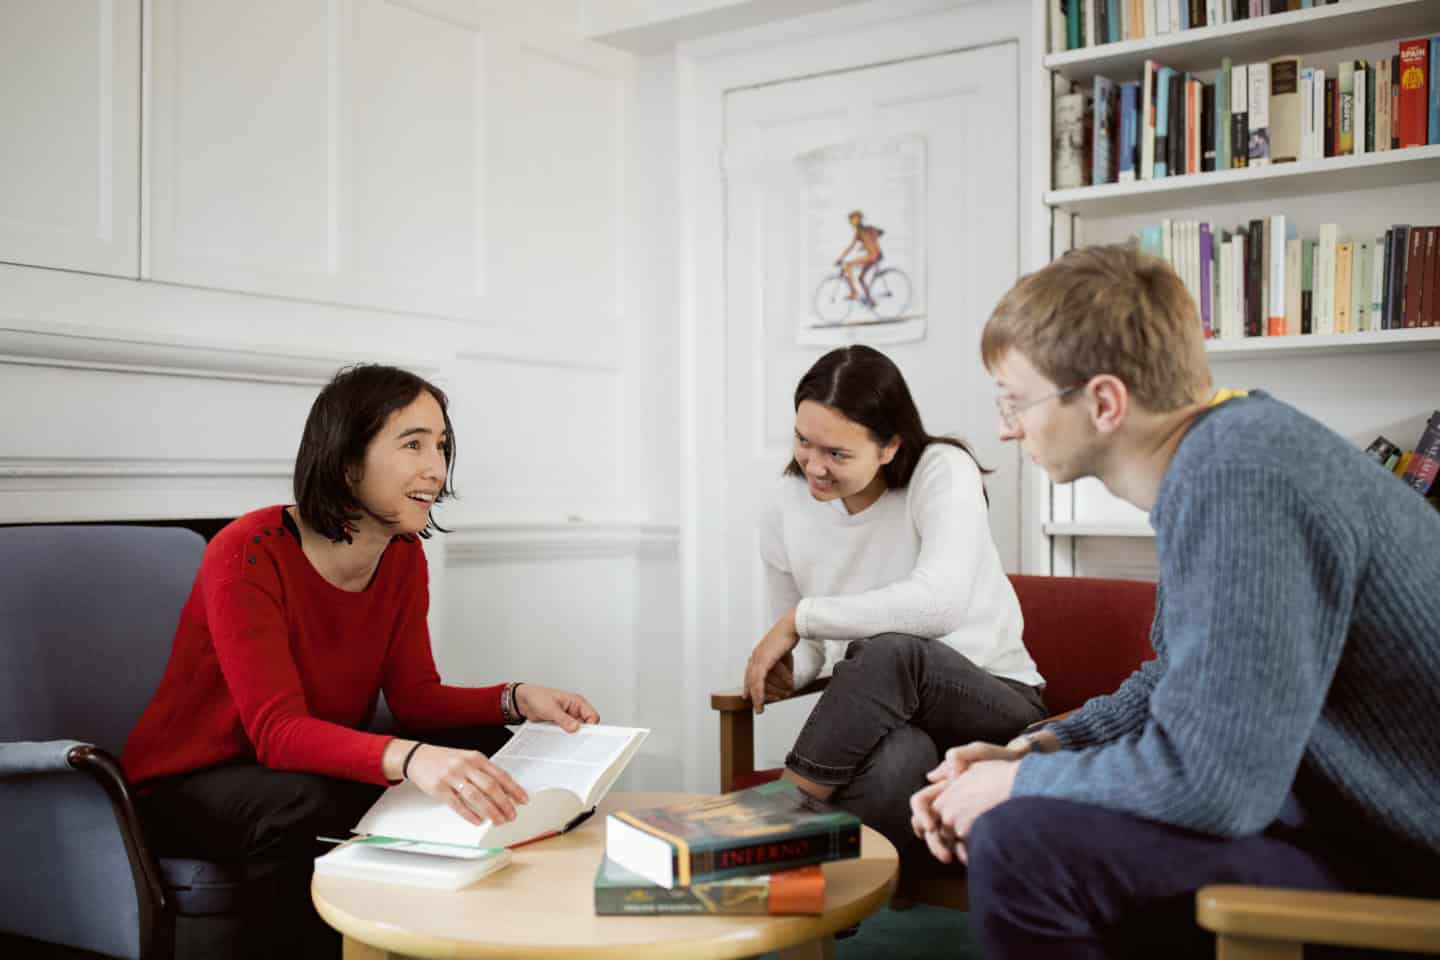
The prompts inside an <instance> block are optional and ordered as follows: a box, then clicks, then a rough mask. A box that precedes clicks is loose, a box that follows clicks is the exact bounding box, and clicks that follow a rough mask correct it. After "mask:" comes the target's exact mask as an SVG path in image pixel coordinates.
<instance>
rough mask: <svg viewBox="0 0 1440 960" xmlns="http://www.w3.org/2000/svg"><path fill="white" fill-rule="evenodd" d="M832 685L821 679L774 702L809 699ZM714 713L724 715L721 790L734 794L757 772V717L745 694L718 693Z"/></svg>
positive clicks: (712, 698)
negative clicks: (739, 782) (743, 780)
mask: <svg viewBox="0 0 1440 960" xmlns="http://www.w3.org/2000/svg"><path fill="white" fill-rule="evenodd" d="M829 685H830V678H829V677H821V678H820V679H819V680H816V681H815V682H814V683H811V684H809V685H808V686H805V687H803V688H801V689H799V690H795V691H793V692H791V694H790V695H789V696H788V697H781V698H780V699H779V700H775V701H773V702H774V703H780V702H781V701H784V700H794V699H795V698H797V697H808V696H809V695H810V694H812V693H819V692H820V691H821V690H824V689H825V688H826V687H828V686H829ZM710 709H712V710H718V711H719V712H720V789H721V791H726V790H731V789H734V786H735V781H736V780H737V779H738V778H740V777H743V776H745V775H746V774H750V773H754V772H755V714H754V712H753V709H752V707H751V705H750V700H749V699H748V698H747V697H746V696H745V691H744V690H717V691H715V692H714V693H712V694H710Z"/></svg>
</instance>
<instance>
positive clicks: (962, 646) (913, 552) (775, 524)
mask: <svg viewBox="0 0 1440 960" xmlns="http://www.w3.org/2000/svg"><path fill="white" fill-rule="evenodd" d="M760 556H761V558H762V559H763V560H764V561H765V578H766V588H767V593H768V596H769V600H770V607H771V611H770V615H771V618H772V620H773V619H778V618H779V617H780V615H781V614H782V613H784V612H785V611H786V610H788V609H790V608H791V607H797V609H796V611H795V624H796V627H797V630H798V632H799V634H800V643H799V644H798V645H797V646H796V647H795V654H794V656H795V685H796V687H797V688H798V687H802V686H804V685H805V684H807V683H810V682H811V681H813V680H814V679H815V678H816V677H818V676H822V675H825V676H828V675H829V673H830V671H831V669H833V668H834V666H835V664H836V663H837V662H839V661H840V660H843V659H844V657H845V647H846V645H847V644H848V643H849V642H850V641H851V640H860V639H863V638H866V637H873V636H876V635H877V634H882V633H908V634H913V635H915V636H919V637H925V638H928V639H938V640H940V641H941V642H942V643H945V644H948V645H949V646H950V647H952V648H954V649H955V650H957V651H959V652H960V653H961V654H964V655H965V656H966V657H968V658H969V659H970V661H971V662H972V663H974V664H975V665H976V666H979V667H981V668H982V669H984V670H987V671H989V672H990V673H992V674H995V675H996V676H1001V677H1006V678H1008V679H1011V680H1018V681H1020V682H1021V683H1027V684H1030V685H1031V686H1040V685H1041V684H1043V683H1044V680H1043V679H1042V678H1041V676H1040V674H1039V672H1038V671H1037V670H1036V669H1035V661H1034V660H1032V659H1030V654H1029V653H1028V652H1027V651H1026V649H1025V645H1024V644H1023V643H1022V642H1021V639H1020V637H1021V633H1022V630H1023V628H1024V620H1023V619H1022V618H1021V615H1020V602H1019V600H1017V599H1016V597H1015V590H1014V588H1013V587H1011V585H1010V581H1009V580H1008V579H1007V578H1006V576H1005V571H1004V570H1003V569H1002V568H1001V566H1000V554H999V552H998V551H997V550H996V549H995V541H994V540H992V539H991V537H990V526H989V523H988V520H987V511H986V504H985V493H984V488H983V486H982V484H981V475H980V469H979V467H977V466H976V465H975V461H974V460H972V459H971V458H970V457H969V456H968V455H967V454H966V453H965V452H964V451H962V450H960V449H958V448H956V447H952V446H950V445H949V444H943V443H932V444H930V446H928V447H927V448H926V449H925V452H924V453H923V454H921V456H920V462H919V464H918V465H917V466H916V468H915V473H914V475H913V476H912V477H911V478H910V484H909V486H908V487H906V488H905V489H903V490H886V491H885V492H884V493H883V494H882V495H881V496H880V499H879V500H877V501H875V503H873V504H871V505H870V506H869V507H868V508H867V509H865V510H862V511H861V512H860V513H857V514H854V515H851V514H850V513H848V512H847V511H846V509H845V505H844V503H842V502H841V501H839V500H833V501H828V502H821V501H818V500H816V499H815V498H813V497H812V496H810V491H809V489H808V488H807V487H806V484H805V481H804V480H803V479H802V478H800V477H794V476H785V477H783V478H781V482H780V485H779V487H778V488H777V490H776V491H775V495H774V496H773V497H771V499H770V503H769V504H768V505H767V506H766V508H765V509H764V511H763V513H762V515H761V521H760Z"/></svg>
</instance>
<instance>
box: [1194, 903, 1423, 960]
mask: <svg viewBox="0 0 1440 960" xmlns="http://www.w3.org/2000/svg"><path fill="white" fill-rule="evenodd" d="M1195 917H1196V920H1197V922H1198V923H1199V924H1200V926H1202V927H1204V928H1205V929H1207V930H1210V931H1212V932H1214V933H1215V934H1216V935H1217V936H1218V944H1217V952H1216V956H1217V957H1219V958H1221V960H1246V958H1249V957H1273V958H1281V957H1294V958H1295V960H1299V958H1300V956H1301V946H1300V945H1301V944H1304V943H1316V944H1330V945H1333V946H1344V947H1370V948H1375V949H1381V950H1412V951H1419V952H1421V953H1440V900H1417V899H1413V898H1410V897H1379V896H1370V895H1366V894H1358V893H1319V892H1315V891H1311V890H1283V889H1277V888H1272V887H1246V886H1233V885H1217V886H1208V887H1202V888H1201V889H1200V892H1199V893H1197V894H1196V895H1195Z"/></svg>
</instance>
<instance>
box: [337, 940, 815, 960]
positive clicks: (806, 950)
mask: <svg viewBox="0 0 1440 960" xmlns="http://www.w3.org/2000/svg"><path fill="white" fill-rule="evenodd" d="M346 960H349V958H348V957H347V958H346ZM780 960H835V938H834V937H831V936H825V937H821V938H820V939H818V940H811V941H810V942H809V943H799V944H796V945H795V946H793V947H786V948H785V949H784V950H781V951H780Z"/></svg>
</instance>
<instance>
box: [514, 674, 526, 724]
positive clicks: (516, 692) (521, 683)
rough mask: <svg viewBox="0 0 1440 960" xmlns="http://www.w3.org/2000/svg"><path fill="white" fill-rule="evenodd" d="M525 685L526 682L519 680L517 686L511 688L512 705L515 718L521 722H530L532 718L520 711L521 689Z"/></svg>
mask: <svg viewBox="0 0 1440 960" xmlns="http://www.w3.org/2000/svg"><path fill="white" fill-rule="evenodd" d="M524 685H525V684H524V681H521V680H517V681H515V686H513V687H511V688H510V705H511V706H513V707H514V708H515V716H517V717H519V718H520V719H521V720H529V719H530V718H529V717H527V716H525V711H524V710H521V709H520V688H521V687H522V686H524Z"/></svg>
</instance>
